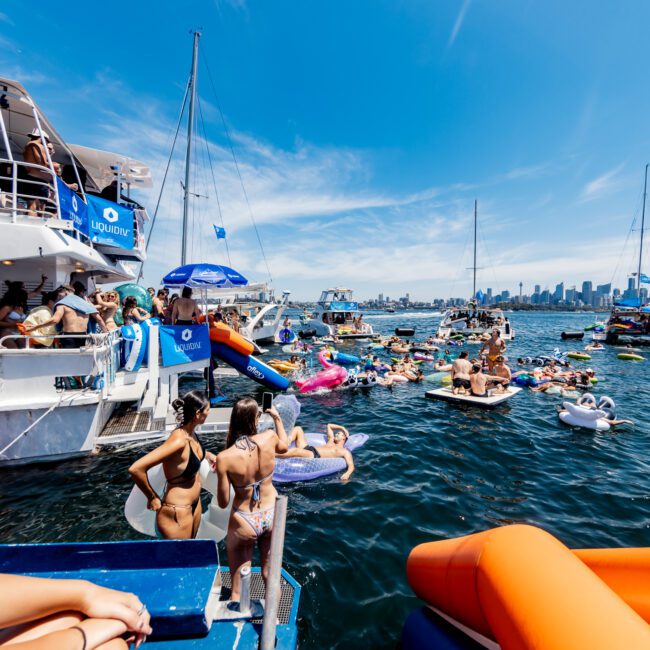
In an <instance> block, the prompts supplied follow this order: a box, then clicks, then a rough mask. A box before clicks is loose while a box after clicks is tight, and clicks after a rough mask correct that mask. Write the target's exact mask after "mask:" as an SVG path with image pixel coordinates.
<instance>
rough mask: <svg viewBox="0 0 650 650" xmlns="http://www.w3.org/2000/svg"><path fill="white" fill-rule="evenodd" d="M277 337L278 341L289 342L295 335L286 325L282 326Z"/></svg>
mask: <svg viewBox="0 0 650 650" xmlns="http://www.w3.org/2000/svg"><path fill="white" fill-rule="evenodd" d="M278 337H279V339H280V343H291V341H293V340H294V339H295V338H296V335H295V334H294V333H293V331H292V330H290V329H289V328H288V327H284V328H282V329H281V330H280V332H279V334H278Z"/></svg>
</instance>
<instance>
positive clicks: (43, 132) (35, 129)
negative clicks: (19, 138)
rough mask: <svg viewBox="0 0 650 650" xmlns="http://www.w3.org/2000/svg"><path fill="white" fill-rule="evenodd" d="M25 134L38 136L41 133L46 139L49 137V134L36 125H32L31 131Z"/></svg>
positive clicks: (32, 136) (31, 136) (33, 136)
mask: <svg viewBox="0 0 650 650" xmlns="http://www.w3.org/2000/svg"><path fill="white" fill-rule="evenodd" d="M27 135H29V137H30V138H40V137H41V135H43V137H44V138H45V139H46V140H49V139H50V136H49V135H48V134H47V133H46V132H45V131H41V130H40V129H39V128H38V127H34V128H33V129H32V132H31V133H28V134H27Z"/></svg>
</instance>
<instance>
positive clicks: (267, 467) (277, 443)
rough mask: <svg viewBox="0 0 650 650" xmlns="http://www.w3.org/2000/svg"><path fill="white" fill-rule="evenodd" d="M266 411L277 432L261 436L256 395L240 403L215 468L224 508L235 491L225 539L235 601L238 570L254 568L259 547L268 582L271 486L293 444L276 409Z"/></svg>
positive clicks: (273, 493)
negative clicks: (277, 467) (280, 458)
mask: <svg viewBox="0 0 650 650" xmlns="http://www.w3.org/2000/svg"><path fill="white" fill-rule="evenodd" d="M266 412H267V413H268V414H269V415H270V416H271V418H272V419H273V424H274V427H275V428H274V429H269V430H266V431H263V432H262V433H258V432H257V425H258V422H259V418H260V414H261V412H260V408H259V407H258V405H257V402H256V401H255V400H254V399H252V398H251V397H245V398H243V399H240V400H239V401H238V402H237V403H236V404H235V406H234V407H233V409H232V413H231V416H230V426H229V428H228V436H227V438H226V448H225V449H224V450H223V451H222V452H221V453H220V454H219V455H218V456H217V458H216V461H215V463H214V465H213V469H214V471H215V472H216V473H217V477H218V488H217V502H218V504H219V507H220V508H226V507H227V506H228V503H229V502H230V488H231V487H232V488H233V489H234V492H235V496H234V500H233V504H232V509H231V511H230V519H229V521H228V535H227V539H226V548H227V552H228V564H229V566H230V575H231V576H232V595H231V598H232V600H233V601H238V600H239V597H240V589H241V574H240V571H239V569H240V568H241V567H242V566H243V565H250V562H251V559H252V557H253V550H254V548H255V545H256V544H257V545H258V546H259V549H260V555H261V561H262V578H263V579H264V583H265V584H266V581H267V579H268V571H269V552H270V550H271V531H272V530H273V519H274V516H275V499H276V497H277V495H278V493H277V491H276V489H275V487H274V486H273V482H272V480H273V471H274V469H275V456H276V454H282V453H284V452H286V451H287V449H288V448H289V443H288V440H287V434H286V432H285V430H284V425H283V424H282V420H281V419H280V415H279V413H278V412H277V410H276V409H275V407H271V408H270V409H269V410H268V411H266Z"/></svg>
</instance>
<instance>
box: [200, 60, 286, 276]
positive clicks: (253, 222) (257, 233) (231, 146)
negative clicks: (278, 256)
mask: <svg viewBox="0 0 650 650" xmlns="http://www.w3.org/2000/svg"><path fill="white" fill-rule="evenodd" d="M201 55H203V53H201ZM203 63H204V65H205V68H206V70H207V72H208V79H209V81H210V87H211V88H212V93H213V95H214V98H215V100H216V104H217V108H218V109H219V115H220V116H221V122H222V123H223V128H224V131H225V133H226V139H227V140H228V147H229V148H230V153H231V154H232V159H233V162H234V163H235V169H236V170H237V176H238V177H239V183H240V184H241V189H242V193H243V194H244V199H245V201H246V205H247V207H248V214H249V216H250V219H251V223H252V224H253V229H254V230H255V236H256V237H257V243H258V244H259V246H260V251H261V253H262V259H263V260H264V265H265V266H266V271H267V273H268V274H269V282H273V277H272V276H271V268H270V267H269V262H268V260H267V259H266V253H265V252H264V246H263V244H262V238H261V237H260V233H259V231H258V229H257V224H256V223H255V217H254V216H253V209H252V208H251V204H250V201H249V200H248V193H247V192H246V187H245V186H244V179H243V178H242V175H241V171H240V169H239V163H238V162H237V156H235V149H234V147H233V145H232V140H231V138H230V131H229V130H228V125H227V124H226V118H225V117H224V115H223V111H222V110H221V102H220V101H219V96H218V95H217V91H216V89H215V86H214V81H213V80H212V73H211V72H210V68H209V66H208V61H207V59H206V58H205V57H203Z"/></svg>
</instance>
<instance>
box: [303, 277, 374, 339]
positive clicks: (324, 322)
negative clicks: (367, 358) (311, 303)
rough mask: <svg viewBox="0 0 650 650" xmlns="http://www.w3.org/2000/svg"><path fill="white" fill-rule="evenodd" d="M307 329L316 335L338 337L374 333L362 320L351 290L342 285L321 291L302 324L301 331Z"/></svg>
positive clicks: (357, 337) (346, 337) (363, 337)
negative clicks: (309, 315)
mask: <svg viewBox="0 0 650 650" xmlns="http://www.w3.org/2000/svg"><path fill="white" fill-rule="evenodd" d="M309 330H312V331H314V332H315V334H316V336H338V337H339V338H340V339H365V338H368V337H370V336H372V335H373V334H374V332H373V330H372V326H371V325H369V324H368V323H364V322H363V315H362V314H361V312H360V311H359V305H358V303H357V302H355V301H354V299H353V295H352V290H351V289H346V288H344V287H335V288H334V289H326V290H325V291H323V292H322V293H321V296H320V298H319V300H318V303H317V304H316V307H315V309H314V310H313V313H312V314H311V318H309V319H308V320H306V321H305V322H304V324H303V331H309Z"/></svg>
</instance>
